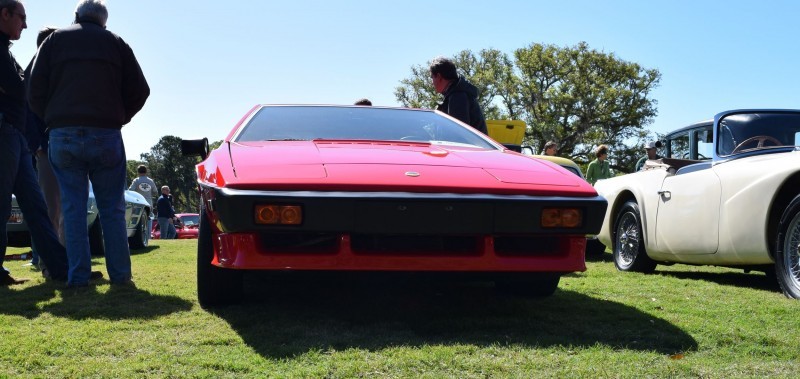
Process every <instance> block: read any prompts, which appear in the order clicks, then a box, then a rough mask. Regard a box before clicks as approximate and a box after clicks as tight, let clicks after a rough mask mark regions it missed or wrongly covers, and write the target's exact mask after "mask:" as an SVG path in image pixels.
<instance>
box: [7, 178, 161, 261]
mask: <svg viewBox="0 0 800 379" xmlns="http://www.w3.org/2000/svg"><path fill="white" fill-rule="evenodd" d="M152 213H153V212H152V210H151V209H150V204H149V203H148V202H147V200H145V198H144V196H142V195H141V194H140V193H138V192H135V191H128V190H126V191H125V226H126V228H127V232H128V246H130V248H131V249H143V248H145V247H147V245H148V243H149V242H150V233H148V232H147V218H149V217H152ZM86 227H87V228H88V229H89V250H90V251H91V253H92V255H103V254H104V253H105V244H104V243H103V229H102V228H101V226H100V217H98V209H97V201H96V200H95V198H94V192H92V191H91V187H90V189H89V200H88V201H87V204H86ZM6 230H7V235H8V246H14V247H27V246H30V245H31V236H30V232H29V231H28V224H27V222H26V221H25V216H24V215H23V213H22V211H21V210H20V208H19V205H17V198H16V196H14V195H11V217H9V219H8V222H7V223H6Z"/></svg>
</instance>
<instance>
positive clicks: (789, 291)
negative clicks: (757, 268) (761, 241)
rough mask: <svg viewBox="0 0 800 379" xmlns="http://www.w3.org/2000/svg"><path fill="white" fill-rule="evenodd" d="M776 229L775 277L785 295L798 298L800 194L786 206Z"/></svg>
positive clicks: (799, 291) (799, 275)
mask: <svg viewBox="0 0 800 379" xmlns="http://www.w3.org/2000/svg"><path fill="white" fill-rule="evenodd" d="M778 231H779V232H778V241H777V246H776V247H777V249H775V251H776V254H775V277H776V279H777V280H778V284H779V285H780V286H781V290H783V294H784V295H786V297H788V298H791V299H800V252H799V251H798V250H800V195H798V196H796V197H795V198H794V200H792V202H791V203H789V206H788V207H786V210H785V211H784V212H783V216H781V221H780V223H779V224H778Z"/></svg>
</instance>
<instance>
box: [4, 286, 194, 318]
mask: <svg viewBox="0 0 800 379" xmlns="http://www.w3.org/2000/svg"><path fill="white" fill-rule="evenodd" d="M108 286H109V284H108V282H107V281H106V282H105V284H103V282H100V283H99V284H97V285H92V286H89V287H83V288H77V289H70V288H66V287H65V286H64V284H63V283H55V282H49V283H44V284H41V285H34V286H31V287H27V288H25V289H22V290H11V289H9V288H5V287H0V314H7V315H18V316H22V317H25V318H28V319H33V318H36V317H38V316H39V315H41V314H42V313H50V314H53V315H55V316H58V317H64V318H68V319H73V320H83V319H106V320H125V319H148V318H156V317H160V316H163V315H167V314H171V313H174V312H180V311H185V310H188V309H190V308H191V307H192V303H191V302H190V301H187V300H185V299H182V298H180V297H176V296H164V295H153V294H150V293H149V292H147V291H142V290H139V289H136V288H134V287H127V286H119V287H118V286H111V287H110V288H108ZM103 287H106V288H108V290H107V291H103V292H101V290H105V288H103Z"/></svg>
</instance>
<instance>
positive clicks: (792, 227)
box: [783, 213, 800, 288]
mask: <svg viewBox="0 0 800 379" xmlns="http://www.w3.org/2000/svg"><path fill="white" fill-rule="evenodd" d="M798 251H800V213H796V214H795V215H794V218H793V219H792V221H791V222H790V223H789V227H788V228H787V229H786V238H785V239H784V242H783V264H784V267H786V274H787V275H788V278H787V279H788V281H790V282H791V285H792V286H793V287H794V288H800V252H798Z"/></svg>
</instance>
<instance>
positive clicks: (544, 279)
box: [495, 274, 561, 297]
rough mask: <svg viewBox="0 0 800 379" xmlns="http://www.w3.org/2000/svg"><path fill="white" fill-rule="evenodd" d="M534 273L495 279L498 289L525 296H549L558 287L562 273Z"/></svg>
mask: <svg viewBox="0 0 800 379" xmlns="http://www.w3.org/2000/svg"><path fill="white" fill-rule="evenodd" d="M529 275H534V276H532V277H529V278H517V277H512V278H503V279H498V280H495V286H496V288H497V289H498V290H500V291H503V292H505V293H509V294H512V295H518V296H525V297H547V296H551V295H552V294H553V293H554V292H556V289H557V288H558V282H559V281H560V280H561V275H540V274H529Z"/></svg>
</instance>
